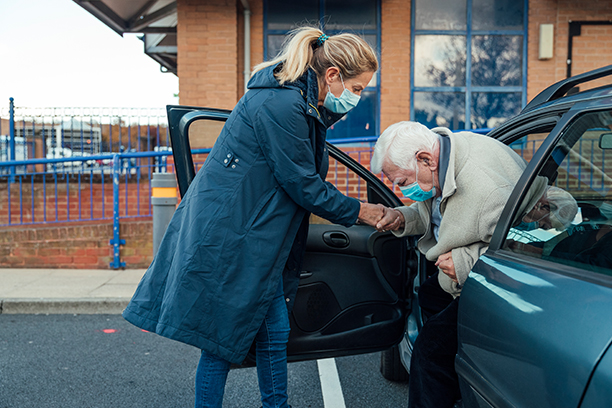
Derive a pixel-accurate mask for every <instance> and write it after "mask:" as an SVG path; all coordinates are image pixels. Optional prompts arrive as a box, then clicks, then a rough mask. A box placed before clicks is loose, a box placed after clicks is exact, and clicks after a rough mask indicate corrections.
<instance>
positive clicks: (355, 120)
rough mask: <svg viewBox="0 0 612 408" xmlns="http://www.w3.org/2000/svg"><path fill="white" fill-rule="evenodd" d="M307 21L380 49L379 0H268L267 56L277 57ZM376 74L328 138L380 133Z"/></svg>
mask: <svg viewBox="0 0 612 408" xmlns="http://www.w3.org/2000/svg"><path fill="white" fill-rule="evenodd" d="M305 24H315V25H317V24H318V25H320V26H321V27H323V30H324V31H325V33H326V34H328V35H334V34H339V33H353V34H357V35H360V36H361V37H362V38H364V39H365V40H366V41H367V42H368V43H369V44H370V45H371V46H372V47H373V48H374V49H375V50H377V52H378V51H379V50H380V0H350V1H349V0H303V1H299V2H288V1H284V0H265V2H264V55H265V56H266V60H270V59H272V58H274V57H275V56H276V55H277V54H278V52H279V51H280V49H281V45H282V43H283V40H284V39H285V36H286V35H287V33H288V32H289V31H290V30H291V29H294V28H296V27H300V26H302V25H305ZM378 76H379V74H378V73H376V74H375V75H374V77H373V78H372V81H371V82H370V83H369V84H368V86H367V88H366V89H365V90H364V91H363V92H362V93H361V101H360V102H359V105H357V107H356V108H355V109H353V110H352V111H350V112H349V113H348V114H347V115H346V116H345V117H344V118H342V119H341V120H340V121H338V122H337V123H336V124H334V125H333V126H332V127H331V128H330V129H329V130H328V132H327V138H328V139H345V138H354V137H364V136H376V135H378V134H379V133H380V128H379V126H380V125H379V117H380V86H379V80H378Z"/></svg>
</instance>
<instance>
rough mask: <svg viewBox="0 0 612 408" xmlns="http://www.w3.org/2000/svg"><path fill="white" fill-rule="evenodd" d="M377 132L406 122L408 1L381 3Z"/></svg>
mask: <svg viewBox="0 0 612 408" xmlns="http://www.w3.org/2000/svg"><path fill="white" fill-rule="evenodd" d="M381 8H382V10H381V35H382V38H381V44H382V45H381V47H382V50H380V51H381V67H380V103H381V107H380V131H381V132H383V131H384V130H385V129H386V128H387V127H388V126H389V125H392V124H393V123H396V122H399V121H402V120H409V119H410V8H411V2H410V1H402V0H382V6H381Z"/></svg>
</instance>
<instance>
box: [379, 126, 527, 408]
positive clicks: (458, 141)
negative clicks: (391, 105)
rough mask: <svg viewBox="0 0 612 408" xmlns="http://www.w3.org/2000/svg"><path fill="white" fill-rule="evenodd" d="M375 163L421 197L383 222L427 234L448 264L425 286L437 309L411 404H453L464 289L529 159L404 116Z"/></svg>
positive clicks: (423, 295) (424, 246) (423, 342)
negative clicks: (458, 316)
mask: <svg viewBox="0 0 612 408" xmlns="http://www.w3.org/2000/svg"><path fill="white" fill-rule="evenodd" d="M371 165H372V171H373V172H374V173H378V172H380V171H382V172H383V173H384V174H385V175H386V176H387V177H388V178H389V180H391V181H392V182H393V183H395V184H397V185H398V186H399V188H400V190H401V191H402V194H404V195H405V196H406V197H408V198H410V199H411V200H414V201H416V202H415V203H414V204H412V205H410V206H407V207H397V208H394V209H391V208H389V209H386V210H385V215H384V217H383V219H382V220H381V221H380V222H379V223H378V224H377V226H376V227H377V229H378V230H381V231H382V230H391V231H393V233H394V234H395V235H396V236H398V237H401V236H408V235H422V237H421V238H420V239H419V242H418V249H419V250H420V251H421V252H422V253H424V254H425V256H426V258H427V259H428V260H430V261H432V262H435V265H436V266H437V268H438V269H439V271H442V273H439V272H436V273H434V274H433V275H432V276H431V277H430V278H429V279H427V280H426V281H425V282H423V283H422V285H421V288H420V289H419V305H420V306H421V309H422V310H425V311H429V313H430V314H433V313H436V314H435V315H433V316H432V317H431V318H429V319H428V320H427V322H426V323H425V325H424V326H423V328H422V330H421V332H420V333H419V336H418V338H417V340H416V342H415V345H414V350H413V355H412V359H411V362H410V382H409V393H408V398H409V401H408V406H409V407H435V408H445V407H452V406H453V405H454V403H455V401H456V399H457V398H459V397H460V395H459V384H458V379H457V374H456V372H455V368H454V360H455V354H456V352H457V306H458V302H459V295H460V293H461V288H462V286H463V283H464V282H465V280H466V279H467V276H468V273H469V272H470V270H471V269H472V266H473V265H474V263H475V262H476V260H477V259H478V258H479V257H480V255H482V253H484V252H485V251H486V250H487V248H488V245H489V242H490V240H491V236H492V235H493V230H494V229H495V225H496V224H497V221H498V220H499V218H500V216H501V211H502V209H503V207H504V204H505V203H506V201H507V200H508V197H509V196H510V193H511V192H512V189H513V188H514V185H515V184H516V182H517V181H518V179H519V177H520V175H521V174H522V172H523V170H524V169H525V161H524V160H523V159H522V158H521V157H520V156H519V155H518V154H516V153H515V152H514V151H513V150H512V149H511V148H509V147H508V146H506V145H504V144H503V143H501V142H498V141H496V140H494V139H492V138H490V137H487V136H483V135H478V134H475V133H472V132H459V133H452V132H451V131H450V130H449V129H446V128H434V129H431V130H430V129H428V128H427V127H425V126H423V125H422V124H419V123H416V122H399V123H396V124H394V125H391V126H389V128H387V129H386V130H385V131H384V132H383V134H382V135H381V136H380V138H379V139H378V142H377V143H376V146H375V148H374V154H373V156H372V161H371Z"/></svg>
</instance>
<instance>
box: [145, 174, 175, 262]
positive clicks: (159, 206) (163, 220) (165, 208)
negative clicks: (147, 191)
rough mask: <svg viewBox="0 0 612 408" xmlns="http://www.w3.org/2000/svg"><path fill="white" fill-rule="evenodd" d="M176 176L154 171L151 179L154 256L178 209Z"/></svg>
mask: <svg viewBox="0 0 612 408" xmlns="http://www.w3.org/2000/svg"><path fill="white" fill-rule="evenodd" d="M177 202H178V199H177V197H176V178H175V177H174V174H172V173H158V172H155V173H153V179H152V180H151V204H152V206H153V256H155V255H156V254H157V250H158V249H159V244H160V243H161V240H162V238H163V236H164V233H165V232H166V229H167V228H168V224H170V219H172V215H173V214H174V210H175V209H176V203H177Z"/></svg>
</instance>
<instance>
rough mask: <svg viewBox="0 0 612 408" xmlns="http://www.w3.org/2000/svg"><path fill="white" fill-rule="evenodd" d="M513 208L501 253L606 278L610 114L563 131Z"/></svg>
mask: <svg viewBox="0 0 612 408" xmlns="http://www.w3.org/2000/svg"><path fill="white" fill-rule="evenodd" d="M518 208H519V209H518V212H517V214H516V216H515V218H514V220H513V224H512V227H511V228H510V230H509V232H508V234H507V237H506V239H505V242H504V248H505V249H507V250H510V251H513V252H517V253H521V254H524V255H527V256H532V257H537V258H541V259H545V260H549V261H552V262H556V263H560V264H565V265H572V266H576V267H579V268H582V269H588V270H591V271H595V272H599V273H602V274H606V275H612V251H610V249H612V234H611V233H610V232H612V111H600V112H590V113H587V114H585V115H583V116H580V117H578V118H577V119H575V120H574V122H573V123H572V124H570V125H569V126H568V127H567V128H566V129H565V131H564V132H563V135H562V136H561V138H560V139H559V141H558V142H557V143H556V145H555V146H554V147H553V149H552V150H551V153H550V154H549V155H548V157H546V158H545V159H544V161H543V164H542V166H541V170H540V171H539V173H538V175H537V176H536V177H535V178H534V179H533V180H532V182H531V184H530V186H529V190H528V191H527V193H526V195H525V197H524V198H523V200H522V202H521V204H520V206H519V207H518Z"/></svg>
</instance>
